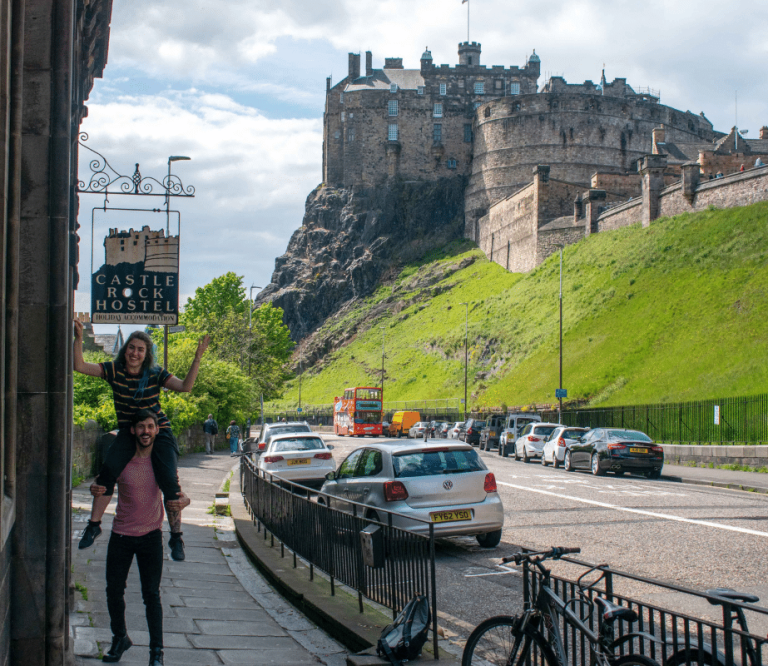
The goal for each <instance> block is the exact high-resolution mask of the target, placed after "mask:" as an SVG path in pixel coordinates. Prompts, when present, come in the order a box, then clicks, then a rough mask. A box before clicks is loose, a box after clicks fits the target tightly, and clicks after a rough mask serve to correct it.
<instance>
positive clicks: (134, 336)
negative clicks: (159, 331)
mask: <svg viewBox="0 0 768 666" xmlns="http://www.w3.org/2000/svg"><path fill="white" fill-rule="evenodd" d="M131 340H141V341H142V342H143V343H144V345H145V346H146V347H147V354H146V356H144V363H142V364H141V369H142V370H149V369H150V368H151V367H153V366H154V365H155V357H154V355H153V354H152V349H153V347H154V343H153V342H152V338H150V337H149V336H148V335H147V334H146V333H145V332H144V331H134V332H133V333H131V334H130V335H129V336H128V339H127V340H126V341H125V344H124V345H123V346H122V347H120V351H119V352H117V358H116V359H115V361H116V362H117V363H119V364H120V365H122V366H123V367H125V352H126V350H127V349H128V344H129V343H130V342H131Z"/></svg>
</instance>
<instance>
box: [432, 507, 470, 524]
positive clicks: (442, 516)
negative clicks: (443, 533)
mask: <svg viewBox="0 0 768 666" xmlns="http://www.w3.org/2000/svg"><path fill="white" fill-rule="evenodd" d="M429 517H430V518H431V519H432V522H433V523H452V522H455V521H457V520H472V512H471V511H470V510H469V509H457V510H456V511H433V512H432V513H430V514H429Z"/></svg>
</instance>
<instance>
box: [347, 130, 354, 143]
mask: <svg viewBox="0 0 768 666" xmlns="http://www.w3.org/2000/svg"><path fill="white" fill-rule="evenodd" d="M354 140H355V128H354V127H350V128H349V129H348V130H347V141H354Z"/></svg>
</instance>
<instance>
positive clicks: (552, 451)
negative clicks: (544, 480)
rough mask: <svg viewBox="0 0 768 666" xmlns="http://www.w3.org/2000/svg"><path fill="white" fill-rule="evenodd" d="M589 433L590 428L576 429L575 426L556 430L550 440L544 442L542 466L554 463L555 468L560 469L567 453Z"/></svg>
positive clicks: (561, 427)
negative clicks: (580, 438)
mask: <svg viewBox="0 0 768 666" xmlns="http://www.w3.org/2000/svg"><path fill="white" fill-rule="evenodd" d="M587 432H589V428H575V427H573V426H560V427H558V428H555V429H554V430H553V431H552V434H551V435H550V436H549V439H547V441H546V442H544V452H543V453H542V455H541V464H542V465H544V466H546V465H549V464H550V463H552V465H554V467H555V468H558V467H560V465H562V464H563V461H564V460H565V452H566V451H568V450H569V449H570V448H571V446H572V445H573V444H575V443H576V440H577V439H578V438H579V437H582V436H583V435H584V433H587Z"/></svg>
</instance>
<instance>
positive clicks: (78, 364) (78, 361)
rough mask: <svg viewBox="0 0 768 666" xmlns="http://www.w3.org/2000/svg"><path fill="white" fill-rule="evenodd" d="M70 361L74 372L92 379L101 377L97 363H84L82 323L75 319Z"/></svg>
mask: <svg viewBox="0 0 768 666" xmlns="http://www.w3.org/2000/svg"><path fill="white" fill-rule="evenodd" d="M72 360H73V362H74V368H75V371H76V372H81V373H82V374H84V375H91V376H92V377H103V376H104V374H103V371H102V368H101V365H100V364H98V363H86V362H85V361H84V360H83V322H81V321H80V320H78V319H75V342H74V343H73V345H72Z"/></svg>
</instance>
